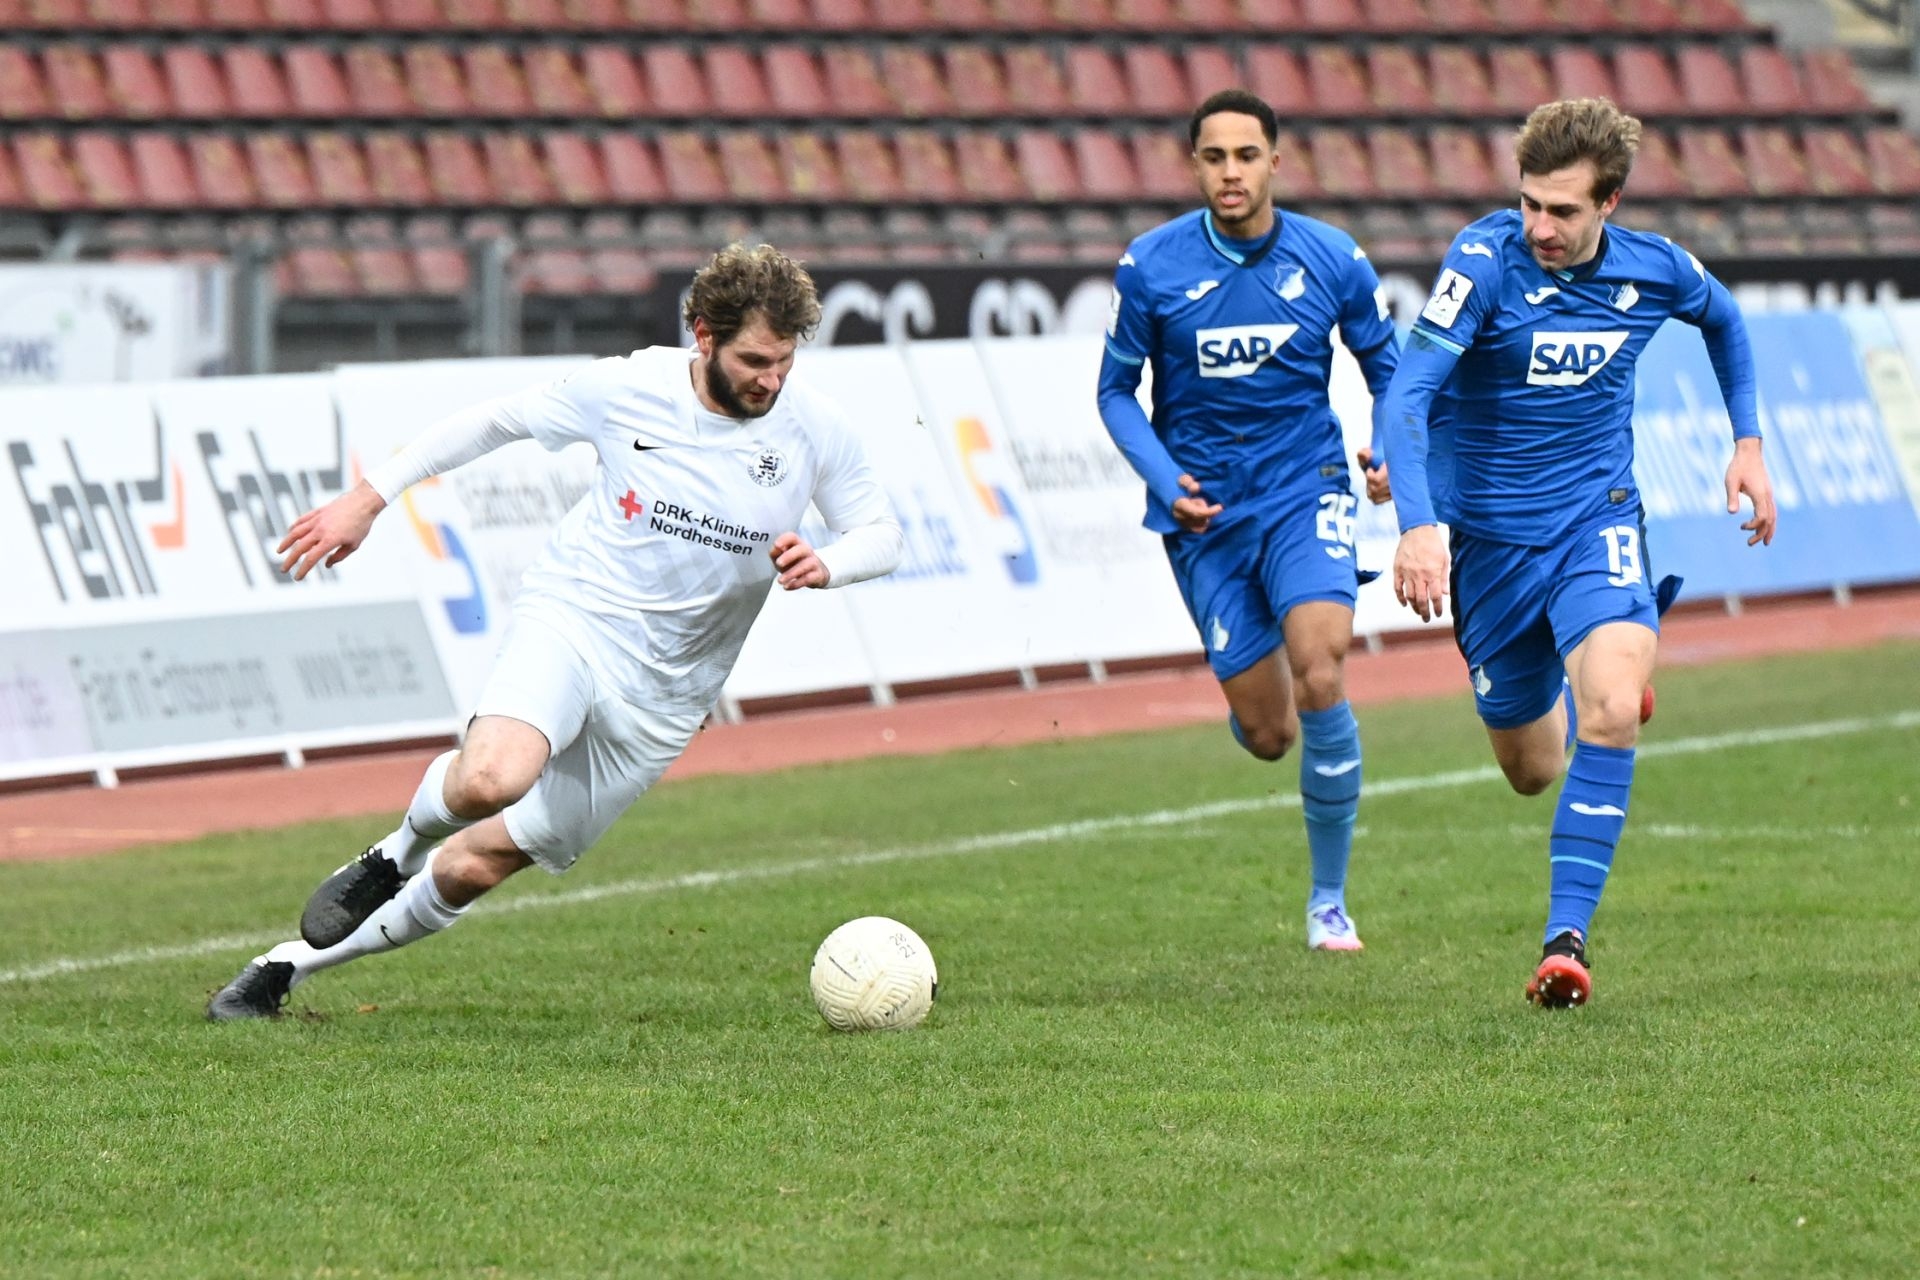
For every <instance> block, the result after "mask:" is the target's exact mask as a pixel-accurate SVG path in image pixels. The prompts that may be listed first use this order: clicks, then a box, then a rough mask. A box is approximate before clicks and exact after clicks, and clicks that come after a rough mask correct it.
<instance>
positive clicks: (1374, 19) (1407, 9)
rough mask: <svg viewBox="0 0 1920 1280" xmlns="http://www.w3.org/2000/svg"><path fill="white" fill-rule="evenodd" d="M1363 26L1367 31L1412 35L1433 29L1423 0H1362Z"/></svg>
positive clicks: (1361, 16)
mask: <svg viewBox="0 0 1920 1280" xmlns="http://www.w3.org/2000/svg"><path fill="white" fill-rule="evenodd" d="M1360 22H1361V26H1362V27H1363V28H1364V29H1365V30H1367V31H1378V32H1385V33H1387V34H1389V35H1410V34H1412V33H1414V32H1418V31H1427V30H1430V29H1432V26H1433V20H1432V19H1431V18H1429V17H1428V16H1427V10H1426V6H1425V5H1424V4H1423V3H1422V0H1361V5H1360Z"/></svg>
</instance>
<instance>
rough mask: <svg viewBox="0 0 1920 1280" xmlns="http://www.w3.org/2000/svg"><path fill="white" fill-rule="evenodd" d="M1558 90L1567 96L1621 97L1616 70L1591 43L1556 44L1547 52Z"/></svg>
mask: <svg viewBox="0 0 1920 1280" xmlns="http://www.w3.org/2000/svg"><path fill="white" fill-rule="evenodd" d="M1547 67H1548V69H1549V71H1550V73H1551V74H1552V76H1553V87H1554V92H1555V93H1557V94H1559V95H1561V96H1562V97H1566V98H1617V97H1618V96H1619V90H1617V89H1616V88H1614V84H1613V72H1612V71H1610V70H1608V69H1607V64H1606V62H1605V61H1604V60H1603V59H1602V58H1601V57H1600V54H1599V51H1598V50H1596V49H1594V48H1593V47H1591V46H1589V45H1583V44H1561V45H1555V46H1554V48H1553V52H1551V53H1549V54H1548V55H1547Z"/></svg>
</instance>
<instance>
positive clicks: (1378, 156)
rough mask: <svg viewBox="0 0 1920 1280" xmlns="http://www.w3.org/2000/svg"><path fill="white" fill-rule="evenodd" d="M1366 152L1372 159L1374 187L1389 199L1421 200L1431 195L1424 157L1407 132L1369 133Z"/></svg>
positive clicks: (1383, 131)
mask: <svg viewBox="0 0 1920 1280" xmlns="http://www.w3.org/2000/svg"><path fill="white" fill-rule="evenodd" d="M1367 150H1368V152H1369V153H1370V154H1371V155H1372V158H1373V185H1374V189H1375V190H1377V191H1378V192H1380V194H1382V195H1384V196H1387V197H1389V198H1398V199H1421V198H1425V197H1427V196H1430V195H1433V194H1434V190H1435V188H1434V182H1433V173H1432V172H1431V171H1430V170H1429V169H1428V168H1427V153H1426V151H1425V150H1424V149H1423V148H1422V147H1421V146H1420V141H1419V139H1417V138H1415V137H1414V136H1413V133H1412V132H1411V131H1410V130H1407V129H1370V130H1368V131H1367Z"/></svg>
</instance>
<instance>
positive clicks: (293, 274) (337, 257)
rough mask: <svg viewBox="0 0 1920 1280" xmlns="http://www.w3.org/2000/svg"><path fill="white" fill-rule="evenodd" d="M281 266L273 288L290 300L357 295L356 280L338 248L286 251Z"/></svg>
mask: <svg viewBox="0 0 1920 1280" xmlns="http://www.w3.org/2000/svg"><path fill="white" fill-rule="evenodd" d="M281 266H282V268H283V270H282V271H280V272H279V273H278V274H277V275H276V283H277V287H278V289H279V291H280V292H281V293H284V294H286V295H288V296H290V297H296V298H350V297H352V296H354V295H355V294H357V293H359V292H360V278H359V277H358V276H357V275H355V274H354V271H353V266H352V264H351V263H349V262H348V261H347V255H346V253H345V251H343V250H341V249H337V248H332V247H325V246H320V245H305V246H302V247H300V248H297V249H290V250H288V251H287V256H286V257H285V258H283V259H281Z"/></svg>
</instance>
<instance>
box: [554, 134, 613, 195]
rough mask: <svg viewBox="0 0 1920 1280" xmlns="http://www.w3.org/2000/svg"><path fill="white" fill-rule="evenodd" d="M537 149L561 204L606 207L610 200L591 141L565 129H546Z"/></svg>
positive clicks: (609, 193)
mask: <svg viewBox="0 0 1920 1280" xmlns="http://www.w3.org/2000/svg"><path fill="white" fill-rule="evenodd" d="M540 149H541V151H542V152H543V153H544V155H545V160H546V170H547V174H548V176H549V177H550V178H551V179H552V181H553V188H554V191H555V192H556V193H558V195H559V198H560V200H561V201H562V202H563V203H566V204H571V205H594V204H606V203H607V202H608V201H609V200H611V199H612V198H613V193H612V191H611V190H610V189H609V188H608V186H607V176H606V174H605V173H603V172H602V171H601V168H600V157H599V156H598V155H597V154H596V153H595V152H594V149H593V140H592V139H591V138H589V137H587V136H586V135H585V134H582V133H573V132H571V131H569V130H565V129H548V130H546V131H545V132H544V133H542V134H541V135H540Z"/></svg>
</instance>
